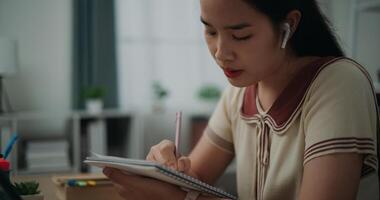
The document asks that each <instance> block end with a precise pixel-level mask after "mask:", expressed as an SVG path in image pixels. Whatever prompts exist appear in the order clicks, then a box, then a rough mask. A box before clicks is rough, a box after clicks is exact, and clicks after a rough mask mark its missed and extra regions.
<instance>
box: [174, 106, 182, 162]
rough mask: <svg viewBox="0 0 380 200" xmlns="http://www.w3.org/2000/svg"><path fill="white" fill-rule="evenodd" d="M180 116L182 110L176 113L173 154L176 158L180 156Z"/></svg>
mask: <svg viewBox="0 0 380 200" xmlns="http://www.w3.org/2000/svg"><path fill="white" fill-rule="evenodd" d="M181 118H182V112H181V111H179V112H177V113H176V128H175V155H176V157H177V158H179V157H180V153H179V143H180V140H181Z"/></svg>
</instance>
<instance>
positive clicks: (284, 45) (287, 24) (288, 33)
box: [281, 23, 291, 49]
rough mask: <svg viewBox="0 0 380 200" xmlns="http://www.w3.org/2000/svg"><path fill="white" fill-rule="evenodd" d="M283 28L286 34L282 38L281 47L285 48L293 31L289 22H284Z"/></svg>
mask: <svg viewBox="0 0 380 200" xmlns="http://www.w3.org/2000/svg"><path fill="white" fill-rule="evenodd" d="M282 29H283V30H284V31H285V35H284V38H283V40H282V44H281V49H285V47H286V43H287V42H288V40H289V36H290V32H291V30H290V25H289V23H284V24H283V27H282Z"/></svg>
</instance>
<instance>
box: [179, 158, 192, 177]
mask: <svg viewBox="0 0 380 200" xmlns="http://www.w3.org/2000/svg"><path fill="white" fill-rule="evenodd" d="M190 167H191V161H190V158H189V157H185V156H183V157H181V158H179V159H178V171H180V172H184V173H185V174H187V173H188V172H189V170H190Z"/></svg>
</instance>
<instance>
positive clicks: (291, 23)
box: [281, 10, 302, 49]
mask: <svg viewBox="0 0 380 200" xmlns="http://www.w3.org/2000/svg"><path fill="white" fill-rule="evenodd" d="M301 17H302V14H301V12H300V11H299V10H292V11H290V12H289V13H288V15H287V16H286V20H285V22H284V23H283V24H282V27H281V28H282V31H283V38H282V43H281V48H282V49H285V47H286V43H287V42H288V40H289V39H290V38H291V37H292V35H293V33H294V32H295V31H296V30H297V27H298V24H299V22H300V20H301Z"/></svg>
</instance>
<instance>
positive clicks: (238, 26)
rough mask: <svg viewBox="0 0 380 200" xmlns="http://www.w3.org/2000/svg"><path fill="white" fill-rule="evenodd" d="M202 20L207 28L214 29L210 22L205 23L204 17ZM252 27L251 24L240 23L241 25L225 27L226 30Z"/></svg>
mask: <svg viewBox="0 0 380 200" xmlns="http://www.w3.org/2000/svg"><path fill="white" fill-rule="evenodd" d="M200 19H201V22H202V23H203V24H204V25H205V26H209V27H212V25H211V24H210V23H209V22H207V21H205V20H204V19H203V18H202V17H201V18H200ZM251 26H252V25H251V24H249V23H239V24H233V25H228V26H225V27H224V29H232V30H240V29H243V28H247V27H251Z"/></svg>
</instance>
